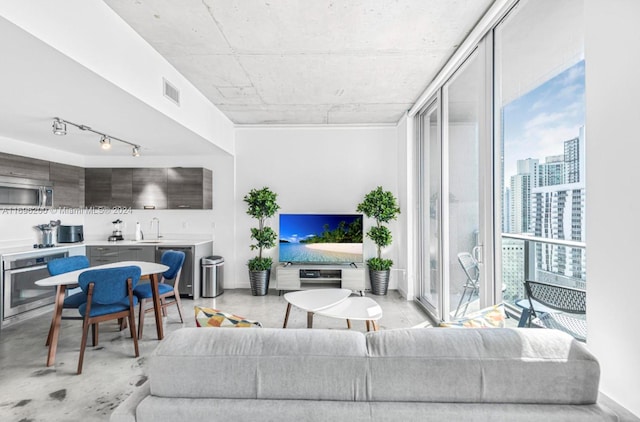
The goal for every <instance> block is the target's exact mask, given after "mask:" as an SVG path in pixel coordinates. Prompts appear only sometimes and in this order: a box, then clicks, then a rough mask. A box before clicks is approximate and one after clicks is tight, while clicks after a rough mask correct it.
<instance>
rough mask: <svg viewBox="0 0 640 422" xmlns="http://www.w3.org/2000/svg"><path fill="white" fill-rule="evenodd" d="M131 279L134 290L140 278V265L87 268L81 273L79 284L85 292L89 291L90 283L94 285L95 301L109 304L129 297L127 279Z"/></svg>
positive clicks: (93, 299)
mask: <svg viewBox="0 0 640 422" xmlns="http://www.w3.org/2000/svg"><path fill="white" fill-rule="evenodd" d="M129 278H130V279H131V289H132V290H133V289H134V288H135V287H136V285H137V284H138V280H140V267H136V266H129V267H114V268H104V269H99V270H87V271H85V272H83V273H82V274H80V277H79V278H78V284H79V285H80V288H81V289H82V291H83V292H85V293H88V291H89V284H91V283H94V285H93V297H92V299H91V301H92V302H94V303H99V304H101V305H108V304H111V303H117V302H120V301H121V300H123V299H125V298H127V297H128V295H129V292H128V289H127V280H128V279H129Z"/></svg>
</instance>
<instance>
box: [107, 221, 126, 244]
mask: <svg viewBox="0 0 640 422" xmlns="http://www.w3.org/2000/svg"><path fill="white" fill-rule="evenodd" d="M111 223H112V224H113V233H112V234H111V236H109V242H116V241H118V240H124V237H122V220H120V219H117V220H116V221H112V222H111Z"/></svg>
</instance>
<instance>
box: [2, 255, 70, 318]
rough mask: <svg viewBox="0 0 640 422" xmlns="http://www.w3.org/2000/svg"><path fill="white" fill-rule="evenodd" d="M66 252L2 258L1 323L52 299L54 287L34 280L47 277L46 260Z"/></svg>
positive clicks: (59, 256)
mask: <svg viewBox="0 0 640 422" xmlns="http://www.w3.org/2000/svg"><path fill="white" fill-rule="evenodd" d="M68 255H69V253H68V252H58V253H53V254H48V255H37V256H32V257H28V258H11V257H5V258H4V259H3V260H2V267H3V271H4V273H3V278H2V284H3V286H2V305H3V306H2V322H3V323H5V322H6V321H7V320H11V319H15V318H18V317H19V316H20V315H23V314H24V313H26V312H29V311H32V310H34V309H38V308H41V307H43V306H46V305H49V304H52V303H53V302H54V300H55V294H56V289H55V288H54V287H40V286H37V285H36V281H38V280H42V279H43V278H46V277H49V271H48V270H47V262H49V261H51V260H52V259H56V258H64V257H66V256H68Z"/></svg>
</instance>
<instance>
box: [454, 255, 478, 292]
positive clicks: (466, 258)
mask: <svg viewBox="0 0 640 422" xmlns="http://www.w3.org/2000/svg"><path fill="white" fill-rule="evenodd" d="M458 262H459V263H460V266H462V269H463V270H464V273H465V274H466V275H467V279H468V280H467V281H468V282H469V283H472V284H474V285H475V284H476V283H477V282H478V278H480V272H479V271H478V261H476V259H475V258H474V257H473V255H471V254H470V253H469V252H460V253H459V254H458Z"/></svg>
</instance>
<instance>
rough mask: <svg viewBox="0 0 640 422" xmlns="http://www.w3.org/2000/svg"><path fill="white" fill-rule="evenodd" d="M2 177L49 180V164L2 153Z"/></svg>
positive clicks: (0, 173)
mask: <svg viewBox="0 0 640 422" xmlns="http://www.w3.org/2000/svg"><path fill="white" fill-rule="evenodd" d="M0 175H2V176H13V177H24V178H25V179H35V180H49V162H48V161H44V160H38V159H35V158H29V157H21V156H19V155H13V154H5V153H3V152H0Z"/></svg>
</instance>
